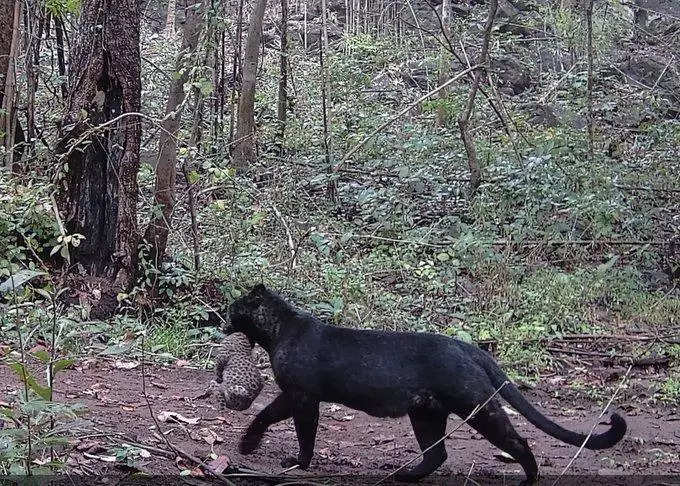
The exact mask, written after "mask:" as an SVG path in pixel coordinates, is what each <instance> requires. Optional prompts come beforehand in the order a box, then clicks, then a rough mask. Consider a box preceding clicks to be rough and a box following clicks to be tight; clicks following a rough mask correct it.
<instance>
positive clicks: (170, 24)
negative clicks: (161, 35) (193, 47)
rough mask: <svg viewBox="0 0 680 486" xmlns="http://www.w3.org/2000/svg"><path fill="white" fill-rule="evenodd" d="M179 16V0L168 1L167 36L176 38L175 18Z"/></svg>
mask: <svg viewBox="0 0 680 486" xmlns="http://www.w3.org/2000/svg"><path fill="white" fill-rule="evenodd" d="M176 15H177V0H168V15H167V17H166V18H165V36H166V37H174V35H175V18H176Z"/></svg>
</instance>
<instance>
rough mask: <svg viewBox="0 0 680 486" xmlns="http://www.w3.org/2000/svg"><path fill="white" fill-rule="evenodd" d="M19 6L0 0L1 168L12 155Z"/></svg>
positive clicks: (17, 1) (9, 162)
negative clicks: (2, 153) (2, 150)
mask: <svg viewBox="0 0 680 486" xmlns="http://www.w3.org/2000/svg"><path fill="white" fill-rule="evenodd" d="M22 5H23V4H22V3H21V1H20V0H0V109H1V110H2V111H1V112H0V147H2V146H4V147H5V149H6V152H5V154H6V155H5V158H4V159H5V160H4V161H2V162H1V163H2V164H3V165H12V159H13V155H14V150H13V147H14V134H15V132H16V127H17V120H16V111H15V98H16V82H15V78H16V76H15V69H16V66H15V64H16V52H17V48H18V43H19V19H20V17H21V6H22Z"/></svg>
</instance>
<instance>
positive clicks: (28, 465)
mask: <svg viewBox="0 0 680 486" xmlns="http://www.w3.org/2000/svg"><path fill="white" fill-rule="evenodd" d="M7 269H8V271H9V279H10V281H11V282H12V301H13V302H14V306H15V307H16V306H17V305H18V303H19V302H18V300H17V291H16V287H15V285H14V273H13V272H12V264H11V263H10V262H9V259H8V261H7ZM17 316H18V314H17ZM26 320H27V322H28V317H26ZM14 325H15V326H16V328H17V336H18V338H19V356H20V359H21V381H22V382H23V383H24V400H26V402H28V400H29V398H28V378H27V376H26V367H27V363H26V352H25V350H24V339H23V336H22V334H21V325H20V324H19V322H15V323H14ZM32 453H33V444H32V442H31V414H30V413H26V475H27V476H31V475H32V472H31V461H32V460H31V455H32Z"/></svg>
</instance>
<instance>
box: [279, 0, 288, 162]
mask: <svg viewBox="0 0 680 486" xmlns="http://www.w3.org/2000/svg"><path fill="white" fill-rule="evenodd" d="M280 62H281V66H280V69H281V71H280V74H279V100H278V106H277V115H278V122H279V130H278V137H277V138H278V140H279V147H280V152H281V153H283V139H284V136H285V134H286V118H287V113H288V67H289V66H288V0H281V61H280Z"/></svg>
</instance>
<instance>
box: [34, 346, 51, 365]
mask: <svg viewBox="0 0 680 486" xmlns="http://www.w3.org/2000/svg"><path fill="white" fill-rule="evenodd" d="M33 356H35V357H36V358H38V359H39V360H40V361H42V362H43V363H49V362H50V353H48V352H47V351H45V350H44V349H41V350H39V351H36V352H35V353H33Z"/></svg>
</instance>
